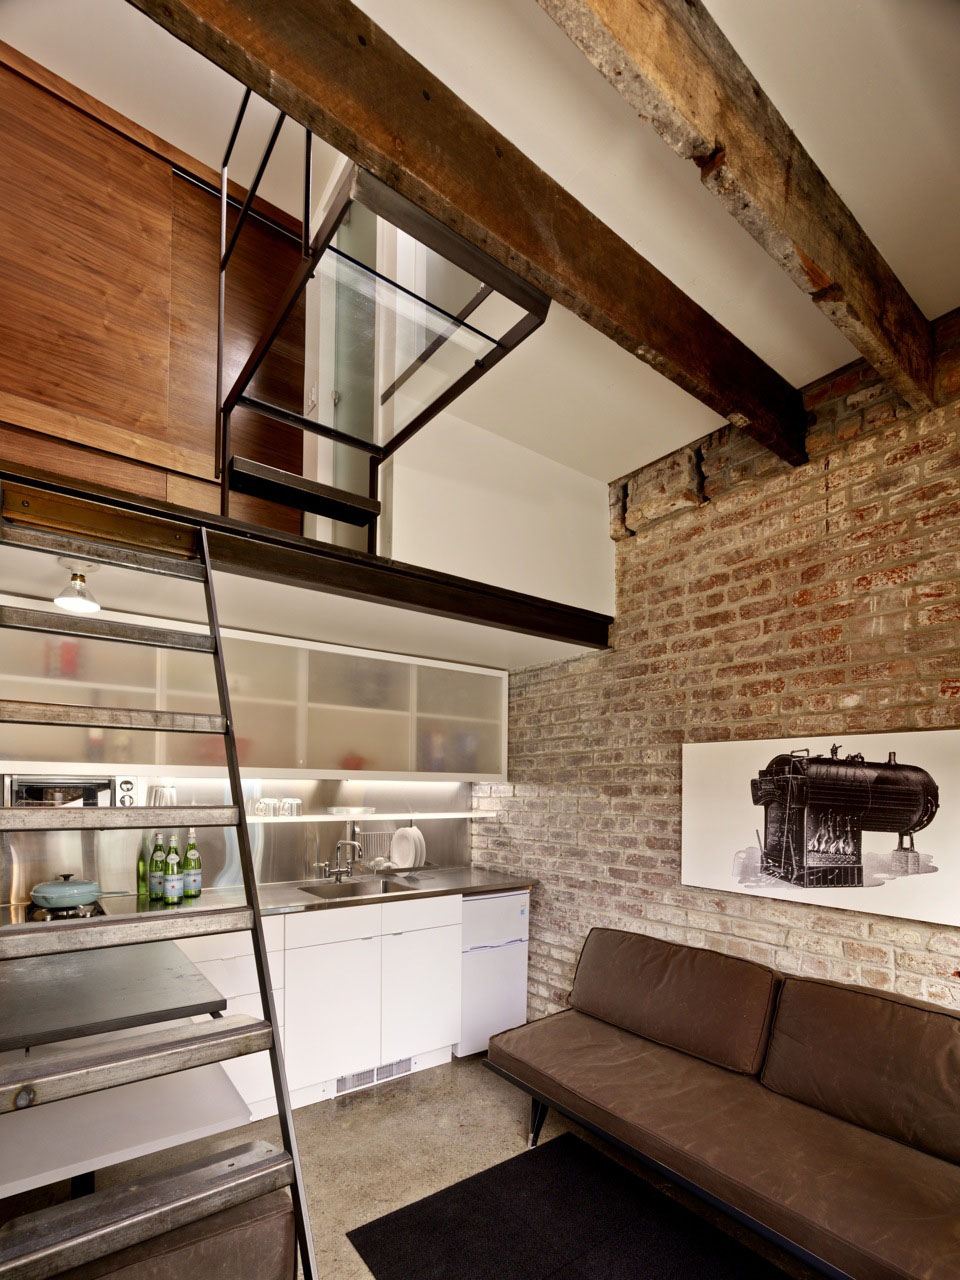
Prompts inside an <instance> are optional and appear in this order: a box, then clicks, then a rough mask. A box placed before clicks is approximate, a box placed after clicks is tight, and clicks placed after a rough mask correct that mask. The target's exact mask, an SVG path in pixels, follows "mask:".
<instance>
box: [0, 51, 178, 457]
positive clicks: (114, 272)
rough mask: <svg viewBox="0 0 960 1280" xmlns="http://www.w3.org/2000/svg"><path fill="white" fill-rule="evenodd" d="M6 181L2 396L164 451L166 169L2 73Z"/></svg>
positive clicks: (0, 143) (1, 253) (0, 205)
mask: <svg viewBox="0 0 960 1280" xmlns="http://www.w3.org/2000/svg"><path fill="white" fill-rule="evenodd" d="M0 172H2V173H3V183H4V198H3V201H2V202H0V273H2V277H3V281H4V290H5V293H6V301H5V305H4V307H3V309H2V312H0V387H2V388H3V390H4V391H8V392H12V393H14V394H16V395H21V396H24V397H25V398H26V399H28V400H37V401H39V402H40V403H41V404H44V405H52V406H53V407H55V408H57V409H63V410H67V411H69V412H73V413H78V414H82V415H84V416H85V417H87V418H90V419H93V420H94V421H96V420H98V419H103V420H104V421H106V422H108V423H109V424H111V425H113V426H118V427H125V428H127V429H128V430H131V431H135V432H137V433H139V434H142V435H145V436H156V437H160V438H162V437H163V436H164V434H165V431H166V403H167V369H168V352H169V343H170V297H169V275H170V241H171V220H170V183H171V180H172V179H171V171H170V169H169V167H168V166H166V165H164V164H163V163H161V162H160V161H158V160H154V159H153V158H152V157H150V156H148V155H147V153H146V152H144V151H141V150H140V149H139V148H137V147H133V146H130V145H129V144H123V143H121V141H120V140H119V139H117V138H116V136H115V135H113V134H110V133H108V132H107V131H105V130H104V129H103V128H102V126H100V125H97V124H96V123H94V122H93V121H92V120H90V119H88V118H87V117H85V116H83V115H81V114H80V113H79V112H77V111H75V110H74V109H73V108H71V107H68V106H66V105H65V104H64V103H62V102H60V101H58V100H57V99H56V98H52V97H51V96H50V95H49V94H48V93H46V92H45V91H43V90H41V89H39V88H37V87H36V86H35V85H32V84H30V83H29V82H28V81H26V80H23V79H21V78H20V77H19V76H15V75H13V74H12V73H11V72H9V71H7V70H6V69H3V68H0ZM20 425H23V426H28V425H30V424H29V423H22V424H20Z"/></svg>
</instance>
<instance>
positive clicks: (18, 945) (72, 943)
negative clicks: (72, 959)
mask: <svg viewBox="0 0 960 1280" xmlns="http://www.w3.org/2000/svg"><path fill="white" fill-rule="evenodd" d="M252 923H253V911H252V909H251V908H250V907H249V906H247V905H241V906H229V907H225V906H215V907H205V906H204V905H203V899H202V898H201V899H200V904H199V905H198V906H192V905H191V906H189V907H176V908H171V909H170V910H166V911H144V912H141V913H139V914H136V915H129V916H91V917H89V918H87V919H85V920H48V921H45V922H44V923H42V924H37V923H30V924H10V925H4V926H2V927H0V961H3V960H23V959H26V958H28V957H30V956H49V955H57V954H60V953H66V952H70V951H97V950H100V949H101V948H104V947H125V946H134V945H136V944H137V943H140V942H175V941H176V940H177V939H178V938H179V939H182V938H201V937H205V936H207V935H208V934H213V933H240V932H242V931H249V930H250V928H251V925H252Z"/></svg>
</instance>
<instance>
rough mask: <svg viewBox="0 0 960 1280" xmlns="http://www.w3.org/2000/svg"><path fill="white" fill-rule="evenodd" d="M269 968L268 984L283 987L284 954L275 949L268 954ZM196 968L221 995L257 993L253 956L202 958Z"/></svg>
mask: <svg viewBox="0 0 960 1280" xmlns="http://www.w3.org/2000/svg"><path fill="white" fill-rule="evenodd" d="M267 963H268V965H269V968H270V985H271V986H272V987H273V989H274V991H280V990H282V989H283V969H284V955H283V952H282V951H275V952H273V953H272V954H271V955H270V956H268V959H267ZM197 968H198V969H199V970H200V972H201V973H202V974H203V976H204V977H205V978H207V979H208V981H210V982H212V983H213V985H214V986H215V987H216V988H217V990H218V991H219V992H220V994H221V995H224V996H227V997H230V996H248V995H257V994H259V991H260V984H259V983H258V982H257V966H256V964H255V963H254V959H253V956H233V957H232V958H231V959H229V960H202V961H200V963H199V964H198V965H197Z"/></svg>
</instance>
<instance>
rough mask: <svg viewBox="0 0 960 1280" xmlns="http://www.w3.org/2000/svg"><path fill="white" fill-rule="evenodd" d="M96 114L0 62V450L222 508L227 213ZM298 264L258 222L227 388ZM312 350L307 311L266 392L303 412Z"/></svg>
mask: <svg viewBox="0 0 960 1280" xmlns="http://www.w3.org/2000/svg"><path fill="white" fill-rule="evenodd" d="M91 104H92V106H91ZM96 106H97V104H96V103H94V102H93V100H92V99H91V100H88V101H87V102H86V104H85V106H84V108H83V109H80V108H78V107H77V106H74V105H72V104H71V103H70V102H69V101H67V100H65V98H64V96H63V95H62V94H57V93H54V92H52V91H51V90H49V89H47V88H44V87H43V86H42V85H40V84H37V83H34V82H33V80H31V78H30V77H29V75H28V74H26V73H25V72H23V69H22V68H21V73H20V74H18V73H16V72H15V71H14V70H12V69H10V68H9V67H7V66H4V65H2V63H0V172H2V173H3V176H4V198H3V200H2V201H0V278H2V279H3V281H4V284H3V293H4V305H3V306H2V307H0V456H2V457H5V458H7V459H9V460H10V461H12V462H25V463H31V464H34V465H40V466H42V467H44V468H45V469H47V470H52V471H54V472H59V473H62V474H64V475H69V476H73V477H75V478H84V479H89V480H91V481H93V480H104V478H105V477H106V480H105V482H106V483H108V484H111V485H114V486H116V487H118V488H122V489H124V490H127V491H129V492H132V493H137V494H140V495H142V496H143V497H151V498H152V497H157V498H169V499H170V500H171V501H182V500H183V499H184V498H185V496H186V495H187V494H188V493H189V494H192V495H193V496H194V498H195V500H196V505H197V506H198V507H199V508H200V509H211V510H215V509H218V501H217V498H216V494H217V491H216V489H215V487H214V485H213V483H212V481H213V473H214V466H213V458H214V455H213V447H214V398H215V396H214V392H215V380H216V319H217V311H216V280H217V252H218V241H219V205H218V202H217V200H216V198H215V197H213V196H211V195H209V194H208V193H207V192H205V191H203V190H202V189H200V188H199V187H196V186H193V185H192V184H190V183H189V182H188V181H186V180H185V179H183V178H182V177H181V176H179V175H177V174H176V173H175V172H174V169H173V168H172V165H171V162H170V161H169V160H168V159H166V158H165V157H164V156H161V155H157V154H156V153H155V152H154V151H152V150H148V149H146V148H145V147H144V146H143V145H142V144H141V143H140V142H139V141H138V140H136V137H135V130H132V133H133V136H131V137H127V136H125V135H124V134H123V133H122V132H119V131H118V128H117V125H116V118H115V113H110V112H108V111H106V110H105V111H104V122H102V123H101V122H100V121H99V120H98V119H96V118H95V116H94V115H92V114H91V110H92V109H95V108H96ZM298 259H299V249H298V246H297V245H296V244H293V243H291V242H290V241H289V240H288V239H286V238H284V237H283V236H282V235H280V234H279V233H277V232H274V231H272V230H271V229H270V228H268V227H266V226H265V225H264V224H262V223H260V222H249V221H248V223H247V224H246V225H245V227H244V232H243V235H242V236H241V239H240V242H239V244H238V247H237V252H236V253H235V255H234V259H233V262H232V264H231V272H230V277H229V290H228V324H227V333H226V363H227V370H228V377H229V373H230V371H231V370H233V369H238V368H239V367H240V365H241V364H242V363H243V360H244V359H245V358H246V355H247V353H248V352H249V350H250V348H251V347H252V345H253V343H254V342H255V340H256V338H257V337H258V336H259V331H260V327H261V325H262V324H263V323H264V322H265V320H266V317H267V316H268V314H269V312H270V309H271V306H272V304H273V302H274V299H275V296H276V293H277V292H278V291H279V290H280V289H282V287H283V284H284V283H285V281H286V279H287V277H288V276H289V275H290V273H291V272H292V271H293V268H294V266H295V265H296V262H297V261H298ZM303 343H304V322H303V313H302V311H301V312H300V313H299V314H298V315H297V316H295V317H294V318H293V319H292V320H291V323H290V325H289V326H288V330H287V331H286V332H285V333H284V335H282V342H281V343H280V344H278V350H277V351H276V352H275V353H273V354H272V356H271V359H270V361H269V363H268V364H267V365H265V367H264V370H263V375H262V378H261V381H260V385H259V387H258V389H257V394H262V395H264V396H265V397H266V398H272V399H274V400H275V401H276V402H277V403H281V404H285V405H288V406H290V407H293V408H296V409H299V408H301V407H302V392H303ZM234 424H235V432H236V444H237V450H238V452H242V453H243V454H244V455H245V456H247V457H252V458H255V459H257V460H258V461H261V462H265V463H267V464H269V465H272V466H278V467H282V468H284V469H286V470H289V471H294V472H300V471H301V469H302V437H301V434H300V432H298V431H296V430H295V429H292V428H288V427H283V426H282V425H278V424H276V423H273V422H269V421H268V420H266V419H263V418H260V417H258V416H256V415H252V414H248V413H244V414H239V413H238V414H237V415H236V417H235V420H234ZM202 481H206V482H207V483H200V482H202ZM237 501H238V508H237V510H236V512H235V514H236V515H237V516H238V517H239V518H241V519H255V520H256V521H257V522H258V523H262V524H266V525H268V526H271V527H274V528H279V529H283V530H285V531H287V532H299V527H300V520H299V513H297V512H293V511H290V510H288V509H286V508H283V507H278V506H275V505H274V504H268V503H256V504H253V505H251V503H250V502H248V501H246V500H243V501H241V500H240V499H238V500H237ZM241 508H242V510H241Z"/></svg>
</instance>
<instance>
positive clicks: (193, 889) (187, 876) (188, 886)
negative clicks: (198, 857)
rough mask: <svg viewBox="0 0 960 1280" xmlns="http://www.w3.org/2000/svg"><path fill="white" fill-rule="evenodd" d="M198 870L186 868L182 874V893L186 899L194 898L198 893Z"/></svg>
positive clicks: (199, 877) (196, 868) (197, 868)
mask: <svg viewBox="0 0 960 1280" xmlns="http://www.w3.org/2000/svg"><path fill="white" fill-rule="evenodd" d="M200 879H201V875H200V868H199V867H193V868H191V867H187V869H186V870H185V871H184V873H183V892H184V896H185V897H187V898H195V897H196V896H197V894H198V893H199V892H200Z"/></svg>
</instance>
